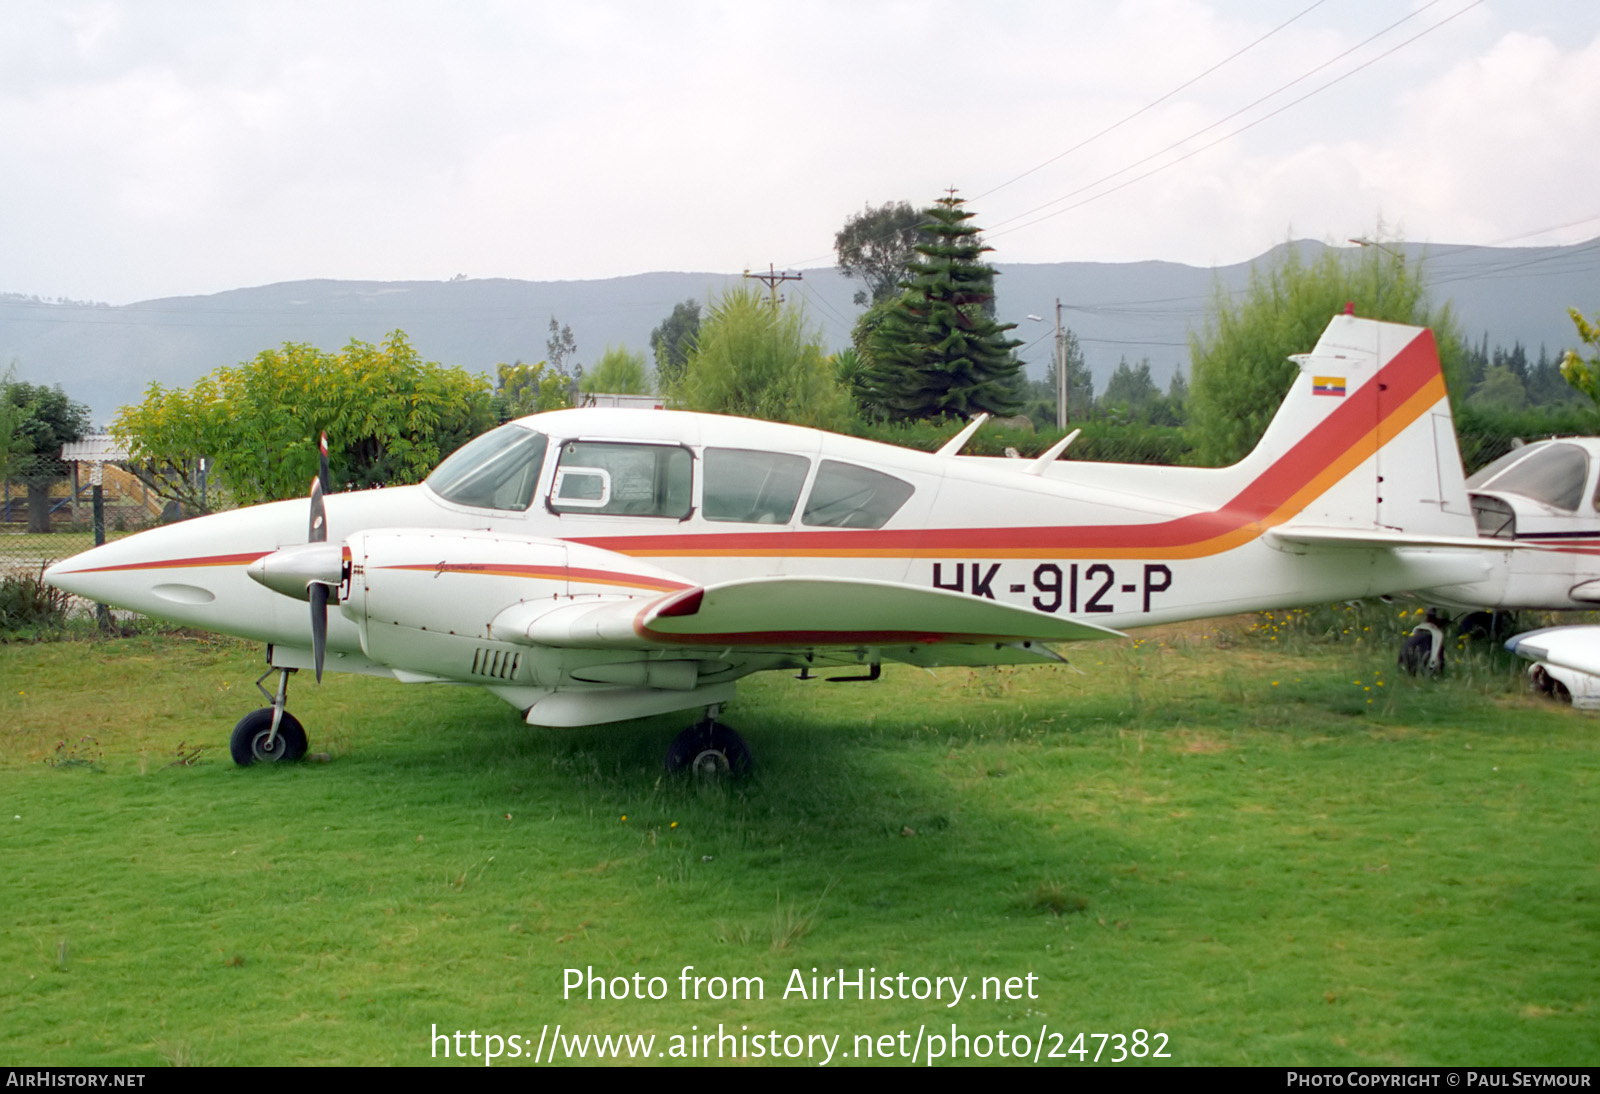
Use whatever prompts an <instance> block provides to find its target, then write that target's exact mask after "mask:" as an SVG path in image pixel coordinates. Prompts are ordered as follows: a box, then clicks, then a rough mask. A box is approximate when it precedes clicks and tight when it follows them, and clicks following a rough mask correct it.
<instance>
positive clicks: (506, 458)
mask: <svg viewBox="0 0 1600 1094" xmlns="http://www.w3.org/2000/svg"><path fill="white" fill-rule="evenodd" d="M548 444H549V441H548V440H547V439H546V437H545V435H544V434H543V433H539V432H536V431H535V430H532V429H525V428H523V427H522V426H519V425H516V424H511V425H503V426H501V427H500V428H499V429H495V430H491V431H490V432H488V433H485V434H484V435H483V436H481V437H479V438H478V439H477V440H474V441H470V442H469V443H467V444H466V445H464V446H462V447H461V448H459V449H457V450H456V451H455V452H454V453H453V454H452V455H451V456H450V457H449V458H448V459H446V460H445V461H444V462H443V463H441V464H440V465H439V466H438V467H436V468H434V471H433V474H431V475H429V476H428V477H427V479H426V480H425V481H426V482H427V484H428V488H429V489H430V490H432V491H433V492H434V493H435V494H438V495H439V496H440V497H441V498H443V499H444V500H445V501H451V502H455V503H456V504H457V505H471V506H474V507H475V508H479V509H505V510H516V511H518V512H520V511H522V510H525V509H527V508H528V505H529V504H530V503H531V502H532V501H533V491H534V488H535V487H536V486H538V484H539V471H540V469H542V468H543V467H544V453H545V449H546V447H547V446H548Z"/></svg>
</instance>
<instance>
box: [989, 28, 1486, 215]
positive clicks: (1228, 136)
mask: <svg viewBox="0 0 1600 1094" xmlns="http://www.w3.org/2000/svg"><path fill="white" fill-rule="evenodd" d="M1435 3H1438V0H1430V3H1429V4H1428V5H1426V7H1431V6H1433V4H1435ZM1482 3H1483V0H1472V3H1470V4H1468V5H1467V6H1466V7H1464V8H1462V9H1461V10H1460V11H1458V12H1456V13H1455V14H1454V15H1449V16H1446V17H1445V18H1444V19H1441V20H1440V21H1439V22H1437V23H1435V24H1434V25H1433V26H1431V27H1429V28H1428V29H1426V30H1424V31H1421V32H1420V33H1418V34H1414V35H1412V36H1411V37H1410V38H1407V39H1406V40H1405V41H1403V42H1401V43H1399V44H1398V45H1396V46H1393V47H1391V48H1390V49H1387V50H1385V51H1384V52H1382V53H1380V54H1378V55H1377V56H1376V57H1373V58H1371V59H1369V60H1366V61H1363V62H1362V63H1361V64H1359V65H1357V66H1356V67H1355V68H1352V69H1351V70H1350V71H1348V72H1346V73H1343V74H1342V75H1339V76H1335V77H1334V78H1333V79H1331V80H1329V81H1328V82H1327V83H1325V84H1323V85H1322V86H1321V87H1318V88H1314V89H1312V90H1311V91H1308V92H1306V93H1305V94H1304V95H1302V96H1300V97H1299V98H1298V99H1293V100H1291V101H1289V102H1287V103H1285V104H1283V105H1282V106H1280V107H1278V108H1277V109H1276V110H1273V111H1270V112H1269V113H1267V114H1263V115H1262V116H1261V117H1259V118H1257V119H1255V120H1254V121H1251V122H1247V123H1245V124H1244V125H1241V126H1240V127H1239V128H1238V129H1235V130H1233V131H1232V132H1231V133H1224V134H1223V135H1222V136H1220V137H1218V138H1217V139H1216V140H1214V141H1210V142H1208V143H1206V144H1203V145H1201V146H1200V147H1199V148H1195V149H1192V150H1191V151H1189V152H1186V153H1184V154H1183V155H1181V156H1179V157H1178V158H1177V159H1174V160H1170V161H1168V162H1167V163H1164V164H1161V165H1160V166H1159V167H1154V168H1151V169H1150V170H1149V171H1146V172H1144V173H1143V174H1142V175H1135V176H1134V177H1133V178H1131V179H1127V180H1126V181H1124V182H1120V183H1118V184H1117V185H1116V186H1113V187H1111V188H1110V189H1107V190H1102V191H1101V192H1099V193H1097V194H1091V195H1090V196H1089V197H1086V198H1084V199H1083V200H1082V201H1078V202H1074V203H1073V204H1071V205H1068V206H1066V207H1065V208H1063V209H1057V210H1056V211H1055V212H1053V213H1046V214H1045V215H1044V216H1042V217H1037V218H1035V219H1033V220H1030V221H1026V222H1025V223H1022V224H1018V225H1016V226H1015V227H1012V228H1006V229H1004V230H1003V231H999V232H991V233H990V235H991V237H992V236H1002V235H1007V234H1009V233H1011V232H1017V231H1021V230H1022V229H1023V228H1031V227H1033V226H1034V225H1035V224H1040V223H1042V222H1044V221H1046V220H1049V219H1051V218H1052V217H1057V216H1060V215H1061V214H1062V213H1067V212H1071V211H1072V210H1074V209H1080V208H1082V207H1083V206H1085V205H1088V204H1090V203H1091V202H1095V201H1099V200H1100V199H1101V198H1104V197H1109V196H1110V195H1112V194H1114V193H1116V192H1117V191H1118V190H1123V189H1126V188H1127V187H1129V186H1132V185H1133V184H1134V183H1136V182H1142V181H1144V180H1145V179H1147V178H1149V177H1150V176H1152V175H1157V174H1160V173H1161V172H1162V171H1165V170H1167V169H1168V168H1170V167H1176V166H1177V165H1178V164H1180V163H1183V162H1184V161H1185V160H1188V159H1192V158H1193V157H1195V156H1197V155H1199V154H1200V153H1201V152H1205V151H1208V150H1210V149H1212V148H1215V147H1216V146H1217V145H1219V144H1222V143H1223V142H1224V141H1228V140H1232V139H1233V138H1234V137H1237V136H1239V134H1241V133H1244V132H1247V131H1248V130H1251V129H1254V128H1255V127H1256V126H1258V125H1260V124H1261V123H1262V122H1265V121H1270V120H1271V119H1273V118H1275V117H1277V116H1278V115H1279V114H1282V113H1283V112H1284V111H1286V110H1291V109H1293V108H1294V107H1296V106H1299V105H1300V104H1301V103H1303V102H1305V101H1306V100H1307V99H1310V98H1312V97H1313V96H1316V95H1320V94H1322V92H1324V91H1326V90H1328V89H1329V88H1330V87H1333V86H1334V85H1335V84H1339V83H1342V82H1344V81H1345V80H1348V79H1349V78H1350V77H1352V76H1354V75H1356V73H1358V72H1361V71H1362V70H1364V69H1367V68H1370V67H1371V66H1372V65H1375V64H1377V63H1378V62H1379V61H1381V60H1383V59H1384V58H1386V57H1389V56H1391V55H1392V54H1394V53H1397V52H1399V51H1400V50H1402V49H1404V48H1405V47H1406V46H1409V45H1410V44H1411V43H1413V42H1415V41H1417V40H1418V39H1419V38H1423V37H1426V36H1427V35H1429V34H1432V33H1433V32H1434V31H1436V30H1438V29H1439V28H1441V27H1443V26H1444V25H1445V24H1447V23H1450V22H1453V21H1454V20H1456V19H1459V18H1460V17H1461V16H1463V15H1465V14H1466V13H1467V12H1469V11H1471V10H1472V9H1473V8H1475V7H1477V6H1478V5H1480V4H1482ZM1419 10H1426V8H1423V9H1419ZM1413 14H1416V13H1413ZM1409 18H1411V16H1406V19H1409ZM1403 22H1405V19H1401V20H1399V21H1397V22H1395V23H1392V24H1390V25H1389V26H1388V27H1385V28H1384V29H1383V30H1381V31H1379V32H1378V33H1377V34H1375V35H1373V36H1372V37H1371V38H1368V39H1366V41H1364V42H1362V43H1361V45H1366V44H1367V43H1368V42H1371V41H1372V40H1373V39H1374V38H1378V37H1381V36H1382V35H1384V34H1386V33H1388V32H1389V31H1390V30H1392V29H1394V27H1396V26H1399V25H1400V23H1403ZM1359 48H1361V46H1353V47H1351V49H1349V50H1346V51H1345V52H1344V53H1341V54H1340V55H1339V56H1338V57H1335V58H1332V59H1331V60H1329V61H1325V62H1324V63H1322V64H1320V65H1318V66H1317V67H1316V68H1314V69H1311V70H1310V72H1307V73H1304V74H1302V75H1301V76H1297V77H1296V78H1295V79H1293V80H1291V81H1289V83H1287V84H1284V85H1283V87H1280V88H1278V89H1277V90H1276V91H1273V92H1270V93H1269V94H1267V95H1263V96H1262V97H1261V98H1259V99H1257V100H1256V101H1255V102H1253V103H1250V104H1249V105H1247V106H1244V107H1241V108H1240V109H1238V110H1236V111H1234V112H1233V113H1232V114H1229V115H1228V116H1227V117H1226V118H1223V119H1221V120H1220V121H1216V122H1213V123H1212V124H1210V125H1208V126H1206V127H1205V128H1204V129H1201V130H1198V131H1197V132H1195V133H1191V134H1190V135H1189V136H1187V137H1185V138H1183V139H1182V140H1179V141H1175V142H1173V143H1172V144H1169V145H1168V146H1167V147H1165V148H1163V149H1162V150H1161V151H1159V152H1155V153H1152V154H1151V155H1148V156H1145V157H1144V158H1143V159H1141V160H1138V161H1136V162H1135V163H1132V164H1129V165H1128V166H1127V167H1124V168H1122V169H1121V170H1119V171H1113V172H1112V173H1111V174H1109V175H1106V176H1104V177H1102V178H1099V179H1096V180H1095V181H1094V182H1091V183H1088V184H1087V185H1085V186H1080V187H1078V189H1076V190H1073V191H1071V192H1070V193H1067V194H1063V195H1062V196H1061V197H1058V198H1056V199H1054V200H1053V201H1047V202H1045V203H1044V204H1043V205H1039V206H1035V207H1034V208H1033V209H1029V210H1028V211H1027V212H1025V213H1018V214H1017V215H1016V216H1014V217H1011V218H1009V219H1008V220H1003V221H1000V223H1001V224H1009V223H1011V221H1013V220H1018V219H1020V218H1022V217H1025V216H1030V215H1032V214H1033V213H1036V212H1038V211H1039V210H1040V209H1048V208H1049V207H1050V206H1052V205H1055V204H1058V203H1060V202H1063V201H1066V200H1067V199H1068V198H1071V197H1073V196H1075V195H1077V194H1081V193H1083V192H1084V191H1085V190H1091V189H1093V188H1094V187H1096V186H1099V185H1100V184H1101V183H1103V182H1109V181H1110V180H1111V179H1114V178H1116V177H1117V176H1118V175H1121V174H1123V173H1124V172H1126V171H1130V170H1132V169H1133V168H1134V167H1137V166H1138V165H1139V164H1142V163H1148V162H1149V161H1150V160H1153V159H1155V158H1156V157H1158V156H1162V155H1165V154H1166V153H1168V152H1171V151H1172V150H1174V149H1176V148H1178V147H1180V146H1181V145H1183V144H1186V143H1187V142H1188V141H1190V140H1193V139H1194V138H1195V137H1197V136H1199V135H1200V134H1201V133H1206V132H1209V131H1210V130H1212V129H1215V128H1216V127H1217V126H1219V125H1221V124H1222V123H1223V122H1226V121H1228V120H1230V119H1232V118H1236V117H1238V116H1239V115H1240V114H1242V113H1244V112H1245V111H1246V110H1249V109H1250V108H1251V107H1253V106H1256V105H1258V104H1260V103H1262V102H1265V101H1266V100H1267V99H1270V98H1272V97H1273V96H1274V95H1277V94H1278V93H1279V92H1280V91H1283V90H1284V89H1285V88H1288V87H1292V86H1293V85H1294V84H1296V83H1299V82H1300V81H1301V80H1303V79H1305V77H1306V76H1309V75H1311V73H1314V72H1318V71H1320V70H1321V69H1324V68H1326V67H1328V65H1330V64H1332V63H1333V62H1334V61H1337V60H1339V59H1341V58H1343V57H1346V56H1348V55H1349V54H1350V53H1351V52H1353V51H1354V50H1356V49H1359Z"/></svg>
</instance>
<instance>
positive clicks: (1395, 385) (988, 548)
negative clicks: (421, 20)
mask: <svg viewBox="0 0 1600 1094" xmlns="http://www.w3.org/2000/svg"><path fill="white" fill-rule="evenodd" d="M1444 397H1445V387H1444V378H1443V376H1442V375H1440V373H1439V368H1438V355H1437V352H1436V350H1435V349H1434V343H1433V335H1432V333H1431V332H1427V331H1425V332H1423V333H1422V334H1420V335H1418V336H1417V337H1416V338H1414V339H1413V340H1412V341H1411V342H1410V343H1409V344H1408V345H1407V346H1405V348H1403V349H1402V350H1401V351H1400V352H1399V353H1398V354H1396V355H1395V357H1394V359H1393V360H1391V361H1390V362H1389V363H1388V364H1387V365H1385V366H1384V367H1383V368H1382V369H1380V370H1379V371H1378V373H1377V375H1375V376H1374V377H1373V378H1372V379H1371V380H1369V381H1367V383H1365V384H1363V385H1362V386H1361V387H1360V388H1358V389H1356V390H1355V391H1354V392H1351V393H1350V394H1349V395H1348V396H1347V397H1346V398H1345V400H1344V402H1342V403H1341V404H1340V405H1339V406H1338V407H1337V408H1335V409H1334V411H1333V412H1332V413H1331V414H1329V415H1328V416H1327V417H1326V418H1324V419H1322V421H1320V422H1319V423H1317V425H1316V426H1315V427H1313V428H1312V430H1311V431H1310V432H1309V433H1308V434H1307V435H1306V436H1305V437H1303V438H1301V439H1300V440H1299V441H1297V442H1296V443H1295V444H1294V445H1292V446H1291V447H1290V449H1289V450H1288V451H1287V452H1285V453H1284V454H1283V455H1282V456H1281V457H1279V459H1278V460H1276V461H1275V462H1274V463H1273V464H1272V465H1271V466H1270V467H1268V468H1266V469H1265V470H1264V471H1263V472H1262V473H1261V474H1260V475H1258V476H1257V477H1256V478H1255V479H1254V480H1252V481H1251V482H1250V483H1249V484H1248V485H1246V486H1245V487H1244V489H1242V490H1241V491H1240V492H1239V493H1238V495H1236V496H1235V497H1234V498H1233V499H1232V500H1230V501H1229V502H1227V503H1226V504H1225V505H1223V506H1222V507H1221V508H1220V509H1216V510H1213V511H1211V512H1207V513H1194V514H1191V515H1188V516H1183V517H1177V518H1174V519H1172V520H1165V521H1153V522H1151V523H1149V524H1113V525H1083V526H1079V527H1074V526H1070V525H1065V526H1062V525H1057V526H1022V527H1011V528H938V529H907V530H895V531H859V532H851V531H832V530H829V531H822V530H818V531H800V532H795V531H787V530H785V531H781V532H730V533H712V534H704V533H701V534H691V535H680V536H604V537H600V536H597V537H589V538H578V539H575V540H574V542H577V543H583V544H587V545H589V546H594V547H601V548H604V549H606V550H611V551H616V552H618V553H620V554H625V555H633V556H638V557H653V556H659V557H678V558H688V557H708V556H738V557H757V556H764V557H778V556H790V557H802V558H830V557H831V558H948V557H950V556H952V555H960V556H962V557H966V558H1038V557H1049V556H1060V555H1063V554H1083V555H1093V556H1094V557H1095V558H1152V559H1153V558H1168V559H1185V558H1201V557H1205V556H1209V555H1214V554H1219V553H1221V552H1223V551H1228V550H1231V549H1232V548H1234V547H1238V546H1240V545H1241V544H1244V543H1248V542H1250V541H1251V540H1253V539H1255V538H1257V537H1258V536H1260V535H1261V533H1262V532H1264V531H1266V530H1267V529H1268V528H1272V527H1274V526H1276V525H1279V524H1282V523H1284V522H1285V521H1288V520H1290V519H1292V518H1293V517H1295V516H1296V515H1297V514H1299V513H1300V512H1301V511H1303V510H1304V509H1305V508H1306V506H1307V505H1309V504H1310V503H1311V502H1313V501H1314V500H1316V499H1317V498H1318V497H1320V496H1321V495H1322V494H1324V493H1325V492H1327V491H1328V490H1329V489H1331V488H1332V487H1333V486H1334V485H1335V484H1336V483H1338V482H1339V481H1340V480H1342V479H1343V478H1345V476H1347V475H1349V474H1350V473H1351V472H1352V471H1354V470H1355V469H1356V468H1357V467H1359V466H1361V464H1362V463H1363V462H1364V461H1366V460H1368V459H1370V458H1371V457H1372V456H1373V455H1374V454H1375V453H1376V452H1377V451H1378V450H1379V449H1380V448H1381V447H1383V446H1384V445H1386V444H1388V443H1389V441H1391V440H1393V439H1394V438H1395V437H1397V436H1398V435H1399V434H1400V433H1401V432H1402V431H1403V430H1405V428H1406V427H1407V426H1409V425H1411V424H1412V423H1413V422H1415V421H1416V420H1417V419H1419V418H1420V417H1422V415H1423V414H1425V413H1427V411H1428V409H1429V408H1430V407H1432V406H1433V405H1434V404H1436V403H1437V402H1439V400H1441V399H1443V398H1444Z"/></svg>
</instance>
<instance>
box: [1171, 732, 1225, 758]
mask: <svg viewBox="0 0 1600 1094" xmlns="http://www.w3.org/2000/svg"><path fill="white" fill-rule="evenodd" d="M1232 747H1233V745H1232V744H1230V743H1229V742H1228V741H1226V740H1224V739H1223V738H1221V737H1214V736H1211V735H1210V734H1206V733H1183V734H1179V735H1178V737H1177V739H1176V740H1175V741H1173V744H1172V748H1173V751H1175V752H1180V753H1184V754H1186V755H1191V756H1204V755H1209V754H1211V753H1215V752H1226V751H1228V750H1229V749H1230V748H1232Z"/></svg>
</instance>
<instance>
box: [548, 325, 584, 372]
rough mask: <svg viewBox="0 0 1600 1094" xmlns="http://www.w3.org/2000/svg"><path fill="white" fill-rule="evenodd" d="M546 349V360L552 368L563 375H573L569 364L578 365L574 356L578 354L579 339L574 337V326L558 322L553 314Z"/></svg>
mask: <svg viewBox="0 0 1600 1094" xmlns="http://www.w3.org/2000/svg"><path fill="white" fill-rule="evenodd" d="M544 349H545V360H546V361H548V362H549V363H550V367H551V368H553V369H555V370H556V371H557V372H559V373H560V374H561V375H563V376H571V375H572V370H571V369H570V368H569V367H568V364H569V363H571V364H572V365H577V362H576V361H574V360H573V358H574V357H576V356H577V354H578V340H577V339H576V338H574V337H572V328H571V327H567V326H562V325H561V324H560V323H557V322H556V317H555V316H553V315H552V316H551V317H550V337H549V338H546V339H545V342H544ZM579 367H580V368H581V366H579Z"/></svg>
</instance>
